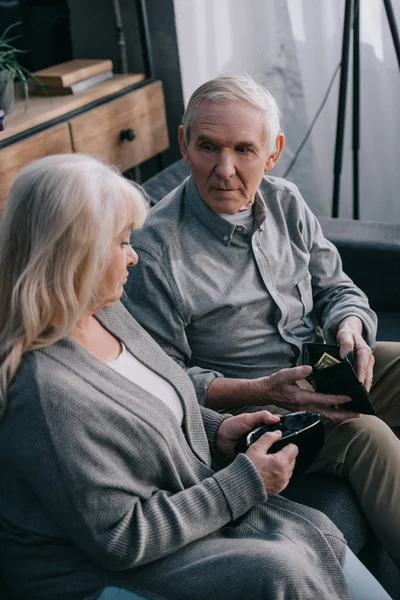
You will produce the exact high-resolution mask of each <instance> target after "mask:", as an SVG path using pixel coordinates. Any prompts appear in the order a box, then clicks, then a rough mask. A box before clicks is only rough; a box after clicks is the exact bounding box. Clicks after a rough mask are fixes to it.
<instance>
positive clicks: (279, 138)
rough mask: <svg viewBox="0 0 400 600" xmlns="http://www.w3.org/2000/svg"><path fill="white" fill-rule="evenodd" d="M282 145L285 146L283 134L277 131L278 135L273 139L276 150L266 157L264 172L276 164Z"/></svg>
mask: <svg viewBox="0 0 400 600" xmlns="http://www.w3.org/2000/svg"><path fill="white" fill-rule="evenodd" d="M284 146H285V136H284V135H283V133H278V135H277V136H276V140H275V148H276V150H275V152H274V153H273V154H271V156H269V157H268V159H267V162H266V165H265V172H266V173H267V172H268V171H270V170H271V169H272V168H273V167H274V166H275V165H276V163H277V162H278V160H279V157H280V155H281V153H282V150H283V148H284Z"/></svg>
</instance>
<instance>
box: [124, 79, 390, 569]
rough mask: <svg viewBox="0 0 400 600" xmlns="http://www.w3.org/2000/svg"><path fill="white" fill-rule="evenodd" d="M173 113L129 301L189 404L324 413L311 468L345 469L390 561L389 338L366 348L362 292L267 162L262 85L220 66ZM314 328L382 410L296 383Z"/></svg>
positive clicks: (278, 137)
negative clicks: (179, 171)
mask: <svg viewBox="0 0 400 600" xmlns="http://www.w3.org/2000/svg"><path fill="white" fill-rule="evenodd" d="M182 123H183V124H182V126H181V127H180V129H179V140H180V145H181V150H182V154H183V157H184V160H185V162H186V163H187V164H188V165H189V166H190V167H191V169H192V175H191V176H190V177H189V178H188V179H186V180H185V181H184V182H183V183H182V184H181V185H180V186H179V187H178V188H177V189H175V190H174V191H172V192H171V193H170V194H169V195H168V196H167V197H166V198H164V199H163V200H162V201H161V202H160V203H159V204H158V205H157V206H155V207H154V208H153V209H152V210H151V212H150V215H149V218H148V220H147V222H146V223H145V225H144V227H143V229H142V230H141V231H139V232H135V234H134V237H133V239H132V243H133V244H134V247H135V249H136V250H137V251H138V253H139V256H140V260H139V265H138V266H137V267H136V268H135V269H134V271H133V272H132V274H131V275H130V278H129V281H128V285H127V292H128V295H130V296H131V297H132V298H134V306H133V308H132V310H133V313H134V315H135V316H136V318H137V320H138V321H139V323H140V324H141V325H143V326H144V327H145V328H146V329H147V330H148V331H149V333H150V334H151V335H152V336H153V337H154V339H155V340H156V341H157V342H158V343H159V344H160V345H161V346H162V347H163V349H164V350H165V351H166V352H167V353H168V354H169V355H170V356H172V357H173V358H174V359H175V360H176V361H177V362H178V363H179V364H180V365H181V366H182V367H183V368H184V369H185V370H186V371H187V373H188V374H189V375H190V377H191V379H192V381H193V383H194V385H195V388H196V391H197V397H198V401H199V402H200V403H201V404H204V405H206V406H208V407H211V408H214V409H216V410H225V409H229V412H231V413H232V412H233V413H235V412H238V411H249V410H250V411H251V410H258V409H259V407H260V406H267V407H268V409H269V410H271V405H273V406H274V407H275V408H274V409H273V410H275V411H277V412H285V410H289V411H294V410H311V411H315V412H319V413H321V414H322V415H324V416H325V417H326V424H325V431H326V441H325V444H324V448H323V450H322V452H321V454H320V455H319V457H318V459H317V461H316V462H315V464H314V465H313V467H312V470H313V471H315V472H316V471H319V472H321V471H323V472H330V473H335V474H336V475H339V476H342V477H346V478H348V479H349V481H350V482H351V485H352V486H353V489H354V490H355V492H356V494H357V496H358V498H359V501H360V503H361V505H362V507H363V509H364V512H365V514H366V516H367V518H368V519H369V522H370V523H371V526H372V528H373V529H374V531H375V533H376V535H377V536H378V538H380V540H381V541H382V542H383V544H384V546H385V547H386V548H387V550H388V552H389V553H390V554H391V556H392V557H393V559H394V560H395V561H396V563H397V565H398V566H399V567H400V519H399V505H400V441H399V440H398V439H397V437H396V436H395V435H394V433H393V432H392V430H391V429H390V427H388V425H391V426H398V425H400V408H399V398H400V389H399V388H400V383H399V382H400V373H399V365H400V360H399V355H400V352H399V345H397V344H380V345H379V344H378V346H377V348H376V349H375V352H374V354H373V353H372V350H371V349H373V348H374V346H375V333H376V316H375V314H374V313H373V311H372V310H371V309H370V307H369V304H368V300H367V298H366V296H365V294H364V293H363V292H362V291H361V290H360V289H358V288H357V287H356V286H355V285H354V283H353V282H352V281H351V280H350V279H349V277H347V276H346V275H345V274H344V273H343V271H342V266H341V261H340V258H339V255H338V252H337V250H336V249H335V248H334V246H333V245H332V244H331V243H330V242H329V241H328V240H326V239H325V238H324V236H323V234H322V232H321V228H320V225H319V223H318V220H317V219H316V217H315V216H314V215H313V214H312V212H311V211H310V209H309V208H308V207H307V205H306V204H305V202H304V200H303V198H302V197H301V195H300V193H299V191H298V189H297V188H296V186H295V185H293V184H292V183H289V182H288V181H285V180H283V179H279V178H276V177H271V176H268V175H266V173H267V172H268V171H270V170H271V169H272V167H273V166H274V165H275V164H276V162H277V161H278V159H279V156H280V154H281V152H282V149H283V146H284V136H283V134H282V133H281V131H280V127H279V110H278V107H277V105H276V102H275V100H274V99H273V97H272V96H271V95H270V94H269V93H268V91H267V90H266V89H265V88H264V87H262V86H260V85H258V84H257V83H256V82H254V81H253V80H252V79H251V78H248V77H219V78H217V79H214V80H212V81H210V82H208V83H205V84H204V85H202V86H201V87H200V88H198V89H197V90H196V91H195V92H194V93H193V95H192V97H191V98H190V101H189V104H188V106H187V109H186V112H185V114H184V117H183V122H182ZM318 330H319V331H321V330H322V332H323V336H324V339H325V341H327V342H328V343H337V344H339V345H340V348H341V355H342V357H344V356H345V354H346V353H347V352H349V351H350V350H354V351H355V355H356V360H357V373H358V377H359V379H360V380H361V381H362V382H363V383H364V384H365V386H366V387H367V389H370V388H371V385H372V384H373V385H372V388H371V394H370V399H371V402H372V403H373V405H374V408H375V411H376V413H377V414H378V415H379V416H380V417H381V418H377V417H374V416H367V415H363V416H362V417H361V418H360V415H358V414H355V413H352V412H348V411H346V410H344V406H343V405H344V404H345V403H346V402H348V401H349V398H348V397H346V396H332V395H325V394H320V393H314V392H312V391H310V390H306V389H302V388H301V387H300V386H299V385H298V384H297V382H298V381H299V380H303V379H304V378H305V377H307V376H308V375H309V374H310V372H311V367H309V366H296V365H298V364H299V362H300V353H301V348H302V345H303V344H304V343H305V342H315V341H317V339H318V337H317V335H318V334H317V331H318ZM374 355H375V368H374ZM333 405H334V406H335V408H333ZM384 421H386V423H387V424H386V423H385V422H384Z"/></svg>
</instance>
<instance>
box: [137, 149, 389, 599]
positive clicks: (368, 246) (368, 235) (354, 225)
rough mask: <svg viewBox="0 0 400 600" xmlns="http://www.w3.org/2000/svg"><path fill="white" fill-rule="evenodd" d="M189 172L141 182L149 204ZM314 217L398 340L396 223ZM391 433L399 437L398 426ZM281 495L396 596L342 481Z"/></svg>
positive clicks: (172, 169) (314, 483)
mask: <svg viewBox="0 0 400 600" xmlns="http://www.w3.org/2000/svg"><path fill="white" fill-rule="evenodd" d="M189 174H190V169H189V168H188V167H187V166H186V164H185V163H184V162H183V160H179V161H177V162H176V163H174V164H172V165H171V166H169V167H167V168H166V169H164V170H163V171H161V172H160V173H158V174H157V175H155V176H154V177H152V178H151V179H149V180H148V181H146V182H145V183H144V184H143V187H144V189H145V190H146V193H147V194H148V196H149V202H150V205H151V206H154V205H155V204H156V203H157V202H158V201H159V200H160V199H161V198H163V197H164V196H165V195H166V194H168V193H169V192H170V191H171V190H172V189H174V188H175V187H176V186H178V185H179V184H180V183H181V182H182V181H183V180H184V179H185V177H187V176H188V175H189ZM319 221H320V223H321V226H322V229H323V232H324V234H325V236H326V237H327V238H328V239H329V240H330V241H331V242H332V243H334V244H335V246H336V247H337V248H338V250H339V252H340V255H341V258H342V261H343V266H344V270H345V271H346V273H347V274H348V275H349V276H350V277H351V278H352V279H353V280H354V281H355V283H357V285H359V286H360V288H361V289H363V290H364V292H365V293H366V294H367V295H368V297H369V299H370V303H371V306H372V308H373V309H374V310H375V311H376V312H377V313H378V318H379V327H378V339H379V340H386V341H400V303H399V298H400V277H399V276H398V273H400V224H398V225H397V224H391V223H376V222H366V221H353V220H344V219H331V218H327V217H321V218H319ZM395 433H396V434H397V435H398V437H400V428H399V429H398V430H397V431H395ZM377 485H378V484H377ZM284 495H285V496H287V497H288V498H290V499H292V500H295V501H297V502H301V503H303V504H307V505H309V506H312V507H314V508H317V509H319V510H321V511H323V512H325V513H326V514H327V515H329V517H330V518H331V519H332V520H333V521H334V522H335V523H336V525H337V526H338V527H339V528H340V529H341V530H342V531H343V533H344V535H345V537H346V539H347V541H348V544H349V546H350V548H351V549H352V550H353V551H354V552H355V553H356V554H357V555H359V557H360V558H361V559H362V560H363V562H364V563H365V564H366V565H367V566H368V568H369V569H370V570H371V572H372V573H373V574H374V575H375V576H376V577H377V579H378V580H379V581H380V582H381V583H382V585H383V586H384V587H385V588H386V590H387V591H388V593H389V594H390V595H391V596H392V597H393V598H396V599H400V570H399V569H397V568H396V566H395V565H394V563H393V561H392V560H391V558H390V557H389V556H388V555H387V553H386V552H385V551H384V550H383V548H382V547H381V545H380V544H379V542H378V541H377V539H376V538H375V536H374V535H373V533H372V531H371V529H370V528H369V525H368V523H367V521H366V519H365V516H364V514H363V512H362V510H361V507H360V505H359V503H358V501H357V499H356V497H355V494H354V492H353V490H352V488H351V486H350V485H349V483H348V482H347V481H346V480H344V479H341V478H339V477H336V476H333V475H302V476H300V477H298V478H295V479H293V481H292V482H291V483H290V485H289V486H288V488H287V489H286V490H285V491H284ZM399 514H400V513H399Z"/></svg>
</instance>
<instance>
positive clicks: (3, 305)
mask: <svg viewBox="0 0 400 600" xmlns="http://www.w3.org/2000/svg"><path fill="white" fill-rule="evenodd" d="M147 211H148V209H147V204H146V199H145V194H144V192H143V191H142V190H141V188H139V187H138V186H135V185H133V184H132V183H131V182H129V181H128V180H127V179H125V178H124V177H122V175H121V174H120V173H119V172H118V171H117V170H116V169H115V168H113V167H111V166H108V165H106V164H104V163H102V162H101V161H100V160H97V159H95V158H93V157H91V156H87V155H84V154H64V155H57V156H47V157H45V158H41V159H39V160H36V161H33V162H31V163H30V164H28V165H27V166H26V167H24V168H23V169H22V170H21V171H20V173H19V174H18V176H17V177H16V179H15V181H14V184H13V186H12V188H11V190H10V194H9V198H8V201H7V204H6V209H5V212H4V214H3V217H2V219H1V221H0V290H1V293H0V349H1V350H0V412H3V411H4V410H5V408H6V397H7V388H8V386H9V384H10V382H11V380H12V378H13V377H14V375H15V373H16V370H17V368H18V366H19V364H20V361H21V358H22V355H23V354H24V353H25V352H29V351H32V350H37V349H39V348H42V347H45V346H47V345H49V344H51V343H53V342H55V341H57V340H59V339H60V338H62V337H64V336H66V335H68V334H69V332H70V331H71V330H72V328H73V327H74V326H75V325H76V323H77V322H78V320H79V319H80V318H81V317H82V316H83V315H84V314H85V312H87V311H88V310H90V307H92V306H94V305H95V303H96V292H97V288H98V284H99V282H100V279H101V274H102V272H103V271H104V269H105V268H106V267H107V264H108V262H109V260H110V249H111V242H112V240H113V238H114V237H115V236H116V235H118V234H120V233H121V232H122V231H123V230H124V229H125V228H126V227H128V226H132V227H140V226H141V225H142V224H143V222H144V220H145V218H146V215H147Z"/></svg>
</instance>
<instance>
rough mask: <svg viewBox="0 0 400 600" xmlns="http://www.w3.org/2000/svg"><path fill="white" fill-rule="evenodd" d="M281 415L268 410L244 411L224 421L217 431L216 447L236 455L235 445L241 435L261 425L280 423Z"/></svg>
mask: <svg viewBox="0 0 400 600" xmlns="http://www.w3.org/2000/svg"><path fill="white" fill-rule="evenodd" d="M279 420H280V416H279V415H273V414H271V413H270V412H268V411H267V410H260V411H258V412H255V413H243V414H242V415H237V416H236V417H229V418H228V419H225V421H222V423H221V425H220V426H219V428H218V431H217V437H216V448H217V451H218V452H219V453H220V454H223V455H225V456H228V457H233V456H235V446H236V443H237V442H238V441H239V440H240V438H241V437H243V436H244V435H246V433H249V432H250V431H251V430H252V429H255V428H256V427H259V425H264V424H267V425H271V424H273V423H278V421H279Z"/></svg>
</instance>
